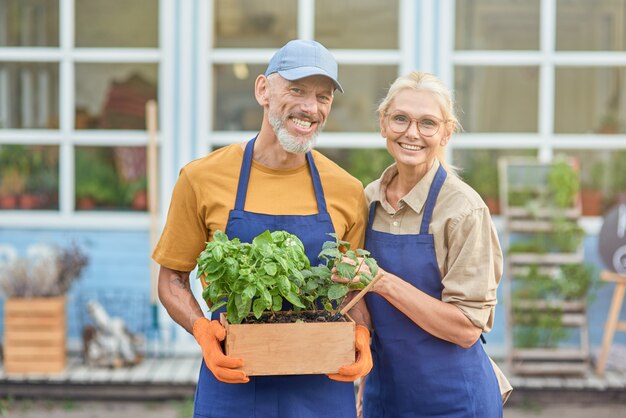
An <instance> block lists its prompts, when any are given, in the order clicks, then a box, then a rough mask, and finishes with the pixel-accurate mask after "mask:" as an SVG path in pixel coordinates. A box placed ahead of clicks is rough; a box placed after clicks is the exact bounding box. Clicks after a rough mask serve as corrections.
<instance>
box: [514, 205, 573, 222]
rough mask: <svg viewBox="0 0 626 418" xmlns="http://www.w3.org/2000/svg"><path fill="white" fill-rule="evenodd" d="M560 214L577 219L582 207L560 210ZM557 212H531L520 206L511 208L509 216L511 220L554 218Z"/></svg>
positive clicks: (538, 210)
mask: <svg viewBox="0 0 626 418" xmlns="http://www.w3.org/2000/svg"><path fill="white" fill-rule="evenodd" d="M558 214H559V215H561V216H564V217H566V218H569V219H577V218H578V217H579V216H580V215H581V214H582V212H581V208H580V207H578V206H577V207H573V208H565V209H558ZM554 215H555V211H554V210H552V209H548V208H539V209H537V210H533V211H531V210H530V209H528V208H525V207H520V206H509V207H508V208H507V216H508V217H509V218H526V219H537V218H539V219H541V218H554Z"/></svg>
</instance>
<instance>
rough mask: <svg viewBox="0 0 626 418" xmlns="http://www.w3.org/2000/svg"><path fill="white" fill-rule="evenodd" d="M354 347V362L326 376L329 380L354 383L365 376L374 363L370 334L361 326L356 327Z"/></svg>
mask: <svg viewBox="0 0 626 418" xmlns="http://www.w3.org/2000/svg"><path fill="white" fill-rule="evenodd" d="M354 345H355V348H356V362H354V363H352V364H349V365H347V366H343V367H341V368H340V369H339V372H338V373H336V374H328V375H326V376H328V377H329V378H331V379H332V380H336V381H338V382H354V381H355V380H357V379H358V378H360V377H363V376H365V375H367V374H368V373H369V372H370V370H372V366H373V365H374V363H373V362H372V352H371V351H370V332H369V331H368V329H367V328H365V327H364V326H363V325H357V326H356V329H355V331H354Z"/></svg>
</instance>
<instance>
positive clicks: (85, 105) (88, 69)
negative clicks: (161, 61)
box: [75, 63, 158, 129]
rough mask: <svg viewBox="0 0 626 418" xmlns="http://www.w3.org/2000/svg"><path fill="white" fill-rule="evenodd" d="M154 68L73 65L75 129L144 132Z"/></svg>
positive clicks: (155, 76)
mask: <svg viewBox="0 0 626 418" xmlns="http://www.w3.org/2000/svg"><path fill="white" fill-rule="evenodd" d="M157 73H158V66H157V65H156V64H132V63H127V64H91V63H90V64H76V122H75V126H76V129H145V127H146V125H145V105H146V102H147V101H148V100H152V99H156V97H157V96H158V92H157V79H158V74H157Z"/></svg>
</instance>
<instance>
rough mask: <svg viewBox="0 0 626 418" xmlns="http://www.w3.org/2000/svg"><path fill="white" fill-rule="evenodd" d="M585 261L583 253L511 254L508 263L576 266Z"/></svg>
mask: <svg viewBox="0 0 626 418" xmlns="http://www.w3.org/2000/svg"><path fill="white" fill-rule="evenodd" d="M583 260H584V255H583V253H582V251H578V252H575V253H549V254H533V253H513V254H511V253H509V255H508V261H509V263H510V264H511V265H516V264H524V265H527V264H574V263H580V262H582V261H583Z"/></svg>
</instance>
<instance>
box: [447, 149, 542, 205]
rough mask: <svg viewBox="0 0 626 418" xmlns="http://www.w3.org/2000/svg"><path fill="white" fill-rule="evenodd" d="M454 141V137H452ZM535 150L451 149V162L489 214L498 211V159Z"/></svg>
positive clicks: (529, 154)
mask: <svg viewBox="0 0 626 418" xmlns="http://www.w3.org/2000/svg"><path fill="white" fill-rule="evenodd" d="M453 141H454V139H453ZM536 155H537V150H515V149H506V150H498V149H453V152H452V159H453V160H452V163H453V165H454V166H455V167H457V168H458V169H459V176H460V177H461V178H462V179H463V181H465V182H466V183H467V184H469V185H470V186H472V188H474V190H476V191H477V192H478V194H479V195H480V196H481V197H482V198H483V200H484V201H485V203H486V204H487V206H488V207H489V211H490V212H491V214H498V213H500V200H499V199H500V191H499V184H498V181H499V180H498V159H499V158H502V157H514V156H515V157H518V156H536Z"/></svg>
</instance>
